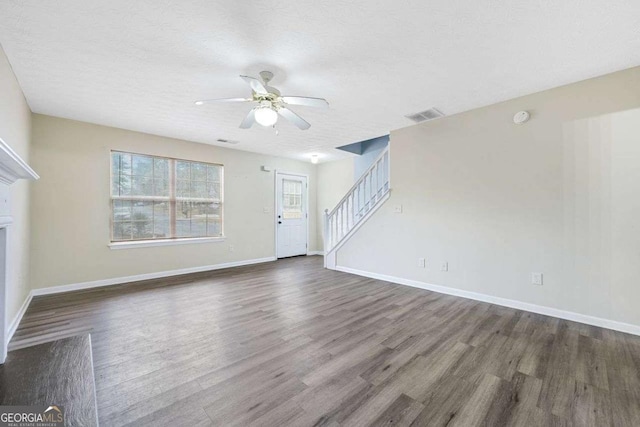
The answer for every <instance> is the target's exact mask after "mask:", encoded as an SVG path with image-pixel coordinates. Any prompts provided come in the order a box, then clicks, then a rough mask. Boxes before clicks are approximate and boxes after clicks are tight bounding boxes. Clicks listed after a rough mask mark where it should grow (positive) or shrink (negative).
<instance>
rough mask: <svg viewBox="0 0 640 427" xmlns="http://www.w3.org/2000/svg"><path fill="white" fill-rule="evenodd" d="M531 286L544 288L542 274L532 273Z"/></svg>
mask: <svg viewBox="0 0 640 427" xmlns="http://www.w3.org/2000/svg"><path fill="white" fill-rule="evenodd" d="M531 284H532V285H536V286H542V273H531Z"/></svg>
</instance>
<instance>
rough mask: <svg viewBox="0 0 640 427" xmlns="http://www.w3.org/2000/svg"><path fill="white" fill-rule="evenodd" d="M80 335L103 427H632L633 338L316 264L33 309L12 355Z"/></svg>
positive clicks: (303, 262)
mask: <svg viewBox="0 0 640 427" xmlns="http://www.w3.org/2000/svg"><path fill="white" fill-rule="evenodd" d="M86 332H90V333H91V336H92V341H93V354H94V364H95V374H96V387H97V399H98V416H99V419H100V424H101V425H102V426H124V425H131V426H146V425H148V426H151V425H153V426H164V425H168V426H169V425H170V426H175V425H180V426H182V425H183V426H210V425H215V426H236V425H237V426H286V425H291V426H332V427H336V426H367V425H380V426H381V425H402V426H409V425H413V426H422V425H424V426H427V425H428V426H445V425H446V426H475V425H486V426H503V425H513V426H547V425H562V426H572V425H573V426H607V425H615V426H639V425H640V337H635V336H631V335H627V334H623V333H619V332H614V331H610V330H606V329H601V328H596V327H591V326H587V325H583V324H578V323H573V322H568V321H564V320H560V319H556V318H551V317H547V316H542V315H537V314H532V313H528V312H523V311H519V310H514V309H508V308H504V307H499V306H495V305H491V304H486V303H481V302H476V301H471V300H466V299H462V298H457V297H452V296H447V295H442V294H437V293H434V292H429V291H424V290H420V289H414V288H410V287H405V286H400V285H394V284H391V283H387V282H382V281H378V280H371V279H366V278H362V277H358V276H353V275H350V274H345V273H340V272H335V271H329V270H324V269H323V268H322V259H321V258H320V257H306V258H304V257H303V258H293V259H286V260H281V261H278V262H274V263H267V264H261V265H256V266H247V267H239V268H234V269H228V270H220V271H215V272H209V273H199V274H194V275H189V276H182V277H177V278H171V279H163V280H154V281H148V282H139V283H135V284H130V285H121V286H112V287H107V288H101V289H94V290H88V291H80V292H73V293H67V294H60V295H52V296H47V297H38V298H35V299H34V300H33V302H32V304H31V306H30V307H29V309H28V310H27V313H26V315H25V317H24V319H23V321H22V323H21V324H20V327H19V329H18V331H17V332H16V334H15V336H14V338H13V341H12V342H11V348H19V347H23V346H27V345H31V344H34V343H38V342H42V341H47V340H51V339H57V338H60V337H63V336H69V335H75V334H79V333H86Z"/></svg>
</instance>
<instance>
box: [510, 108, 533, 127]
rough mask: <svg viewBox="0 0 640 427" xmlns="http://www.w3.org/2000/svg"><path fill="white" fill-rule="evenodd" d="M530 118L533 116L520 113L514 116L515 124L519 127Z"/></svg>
mask: <svg viewBox="0 0 640 427" xmlns="http://www.w3.org/2000/svg"><path fill="white" fill-rule="evenodd" d="M530 118H531V114H529V112H528V111H518V112H517V113H516V114H515V115H514V116H513V123H515V124H517V125H521V124H523V123H526V122H528V121H529V119H530Z"/></svg>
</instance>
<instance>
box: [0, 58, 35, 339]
mask: <svg viewBox="0 0 640 427" xmlns="http://www.w3.org/2000/svg"><path fill="white" fill-rule="evenodd" d="M30 134H31V110H30V109H29V106H28V105H27V102H26V101H25V99H24V95H23V94H22V89H20V86H19V85H18V82H17V80H16V77H15V76H14V74H13V71H12V69H11V65H10V64H9V62H8V60H7V57H6V55H5V53H4V51H3V50H2V47H0V138H2V139H3V140H4V141H5V142H6V143H7V144H9V146H10V147H11V148H12V149H13V150H14V151H15V152H16V153H17V154H18V155H19V156H20V157H22V158H23V159H24V160H25V161H26V162H29V144H30ZM30 185H31V183H30V182H29V181H25V180H18V181H17V182H16V183H15V184H12V185H11V186H6V185H5V184H0V215H10V216H12V217H13V221H14V222H13V224H12V225H11V226H10V228H9V234H8V236H9V240H8V251H9V252H8V260H7V264H8V265H7V313H6V319H7V322H8V323H7V327H8V326H9V324H10V323H11V321H12V320H13V319H14V317H15V315H16V314H17V313H18V311H19V309H20V306H21V305H22V303H23V302H24V300H25V298H26V297H27V295H28V294H29V186H30Z"/></svg>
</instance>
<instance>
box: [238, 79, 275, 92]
mask: <svg viewBox="0 0 640 427" xmlns="http://www.w3.org/2000/svg"><path fill="white" fill-rule="evenodd" d="M240 78H242V80H244V81H245V82H247V83H249V86H251V90H252V91H254V92H255V93H259V94H260V95H266V94H268V93H269V91H267V89H266V88H265V87H264V85H263V84H262V82H261V81H260V80H258V79H256V78H255V77H249V76H240Z"/></svg>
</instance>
